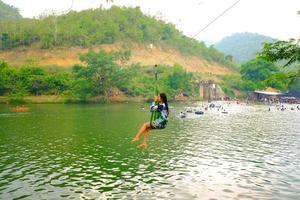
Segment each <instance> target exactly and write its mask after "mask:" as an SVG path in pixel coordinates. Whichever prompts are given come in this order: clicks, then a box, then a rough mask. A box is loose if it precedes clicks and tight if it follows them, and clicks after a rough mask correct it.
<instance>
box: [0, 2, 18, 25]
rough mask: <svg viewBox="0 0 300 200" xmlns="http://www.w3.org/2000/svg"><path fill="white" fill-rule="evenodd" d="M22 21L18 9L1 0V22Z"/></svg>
mask: <svg viewBox="0 0 300 200" xmlns="http://www.w3.org/2000/svg"><path fill="white" fill-rule="evenodd" d="M20 19H22V16H21V15H20V13H19V11H18V9H17V8H15V7H13V6H10V5H7V4H5V3H3V2H2V1H1V0H0V21H8V20H20Z"/></svg>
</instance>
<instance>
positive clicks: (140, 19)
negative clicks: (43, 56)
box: [0, 6, 233, 66]
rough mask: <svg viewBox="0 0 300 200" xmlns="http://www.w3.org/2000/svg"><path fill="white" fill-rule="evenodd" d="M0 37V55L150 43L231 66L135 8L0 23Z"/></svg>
mask: <svg viewBox="0 0 300 200" xmlns="http://www.w3.org/2000/svg"><path fill="white" fill-rule="evenodd" d="M0 37H1V40H0V50H2V51H3V50H10V49H14V48H17V47H24V46H25V47H35V48H41V49H53V48H56V47H91V46H95V45H101V44H114V43H125V44H129V43H131V42H133V43H138V44H151V43H153V44H158V45H160V46H162V45H163V46H167V47H170V48H173V49H176V50H178V51H179V52H181V53H182V54H184V55H193V56H199V57H201V58H203V59H205V60H207V61H208V62H210V61H212V62H217V63H220V64H222V65H225V66H232V65H233V64H232V62H231V60H230V59H228V58H226V57H225V56H224V55H223V53H221V52H219V51H218V50H217V49H215V48H213V47H206V46H205V44H204V43H203V42H199V41H197V40H195V39H193V38H189V37H187V36H185V35H183V34H182V33H181V32H180V31H179V30H177V29H176V27H175V26H174V25H173V24H170V23H165V22H164V21H162V20H159V19H156V18H155V17H150V16H146V15H144V14H143V13H142V12H141V10H140V9H139V8H127V7H117V6H113V7H112V8H110V9H108V10H107V9H102V8H98V9H89V10H84V11H81V12H75V11H72V12H69V13H68V14H65V15H61V16H45V17H41V18H40V19H23V20H20V21H16V22H15V23H12V22H0Z"/></svg>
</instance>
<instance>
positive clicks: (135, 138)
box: [131, 122, 150, 142]
mask: <svg viewBox="0 0 300 200" xmlns="http://www.w3.org/2000/svg"><path fill="white" fill-rule="evenodd" d="M149 129H150V123H149V122H146V123H145V124H144V125H143V126H142V127H141V129H140V130H139V132H138V133H137V134H136V136H135V137H134V138H133V139H132V141H131V142H137V141H138V140H139V139H140V137H141V135H142V134H143V133H144V132H146V131H148V130H149Z"/></svg>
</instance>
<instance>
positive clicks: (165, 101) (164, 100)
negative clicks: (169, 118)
mask: <svg viewBox="0 0 300 200" xmlns="http://www.w3.org/2000/svg"><path fill="white" fill-rule="evenodd" d="M159 96H160V98H161V100H162V102H164V104H165V105H166V108H167V111H168V113H169V106H168V99H167V95H166V94H165V93H160V94H159Z"/></svg>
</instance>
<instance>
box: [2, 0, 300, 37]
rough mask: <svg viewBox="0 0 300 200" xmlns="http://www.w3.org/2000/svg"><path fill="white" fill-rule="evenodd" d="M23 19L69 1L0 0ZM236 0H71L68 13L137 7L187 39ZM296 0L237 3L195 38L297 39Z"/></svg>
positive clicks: (64, 7) (299, 0) (299, 22)
mask: <svg viewBox="0 0 300 200" xmlns="http://www.w3.org/2000/svg"><path fill="white" fill-rule="evenodd" d="M3 1H4V2H5V3H7V4H10V5H13V6H15V7H17V8H19V10H20V12H21V14H22V15H23V16H24V17H33V16H38V15H40V14H41V13H47V12H48V13H49V12H50V11H52V10H54V11H57V12H60V11H66V10H68V9H69V8H70V7H71V5H72V0H48V1H46V0H3ZM236 1H237V0H184V1H183V0H177V1H175V0H114V1H113V3H107V1H106V0H73V7H72V10H82V9H87V8H96V7H99V6H100V5H102V6H104V7H109V6H110V5H112V4H114V5H124V6H140V7H141V9H142V11H143V12H144V13H145V14H149V15H156V16H160V17H161V18H162V19H164V20H165V21H168V22H172V23H173V24H175V25H176V27H177V28H178V29H179V30H181V31H182V32H183V33H184V34H186V35H188V36H192V35H195V34H196V33H197V32H199V30H201V29H202V28H203V27H204V26H205V25H207V24H208V23H209V22H211V21H212V20H213V19H214V18H215V17H216V16H218V15H219V14H220V13H222V12H223V11H224V10H225V9H227V8H228V7H229V6H230V5H232V4H233V3H234V2H236ZM299 10H300V0H241V1H240V2H239V3H238V4H237V5H236V6H235V7H233V8H232V9H231V10H230V11H229V12H227V13H226V14H225V15H224V16H223V17H221V18H220V19H219V20H217V21H216V22H215V23H213V24H212V25H211V26H209V27H208V28H207V29H206V30H205V31H203V32H202V33H200V34H199V35H198V36H197V37H196V39H198V40H205V41H212V42H216V41H218V40H220V39H221V38H223V37H225V36H228V35H230V34H232V33H235V32H255V33H259V34H263V35H268V36H271V37H274V38H278V39H284V40H287V39H289V38H300V15H298V14H297V11H299Z"/></svg>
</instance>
